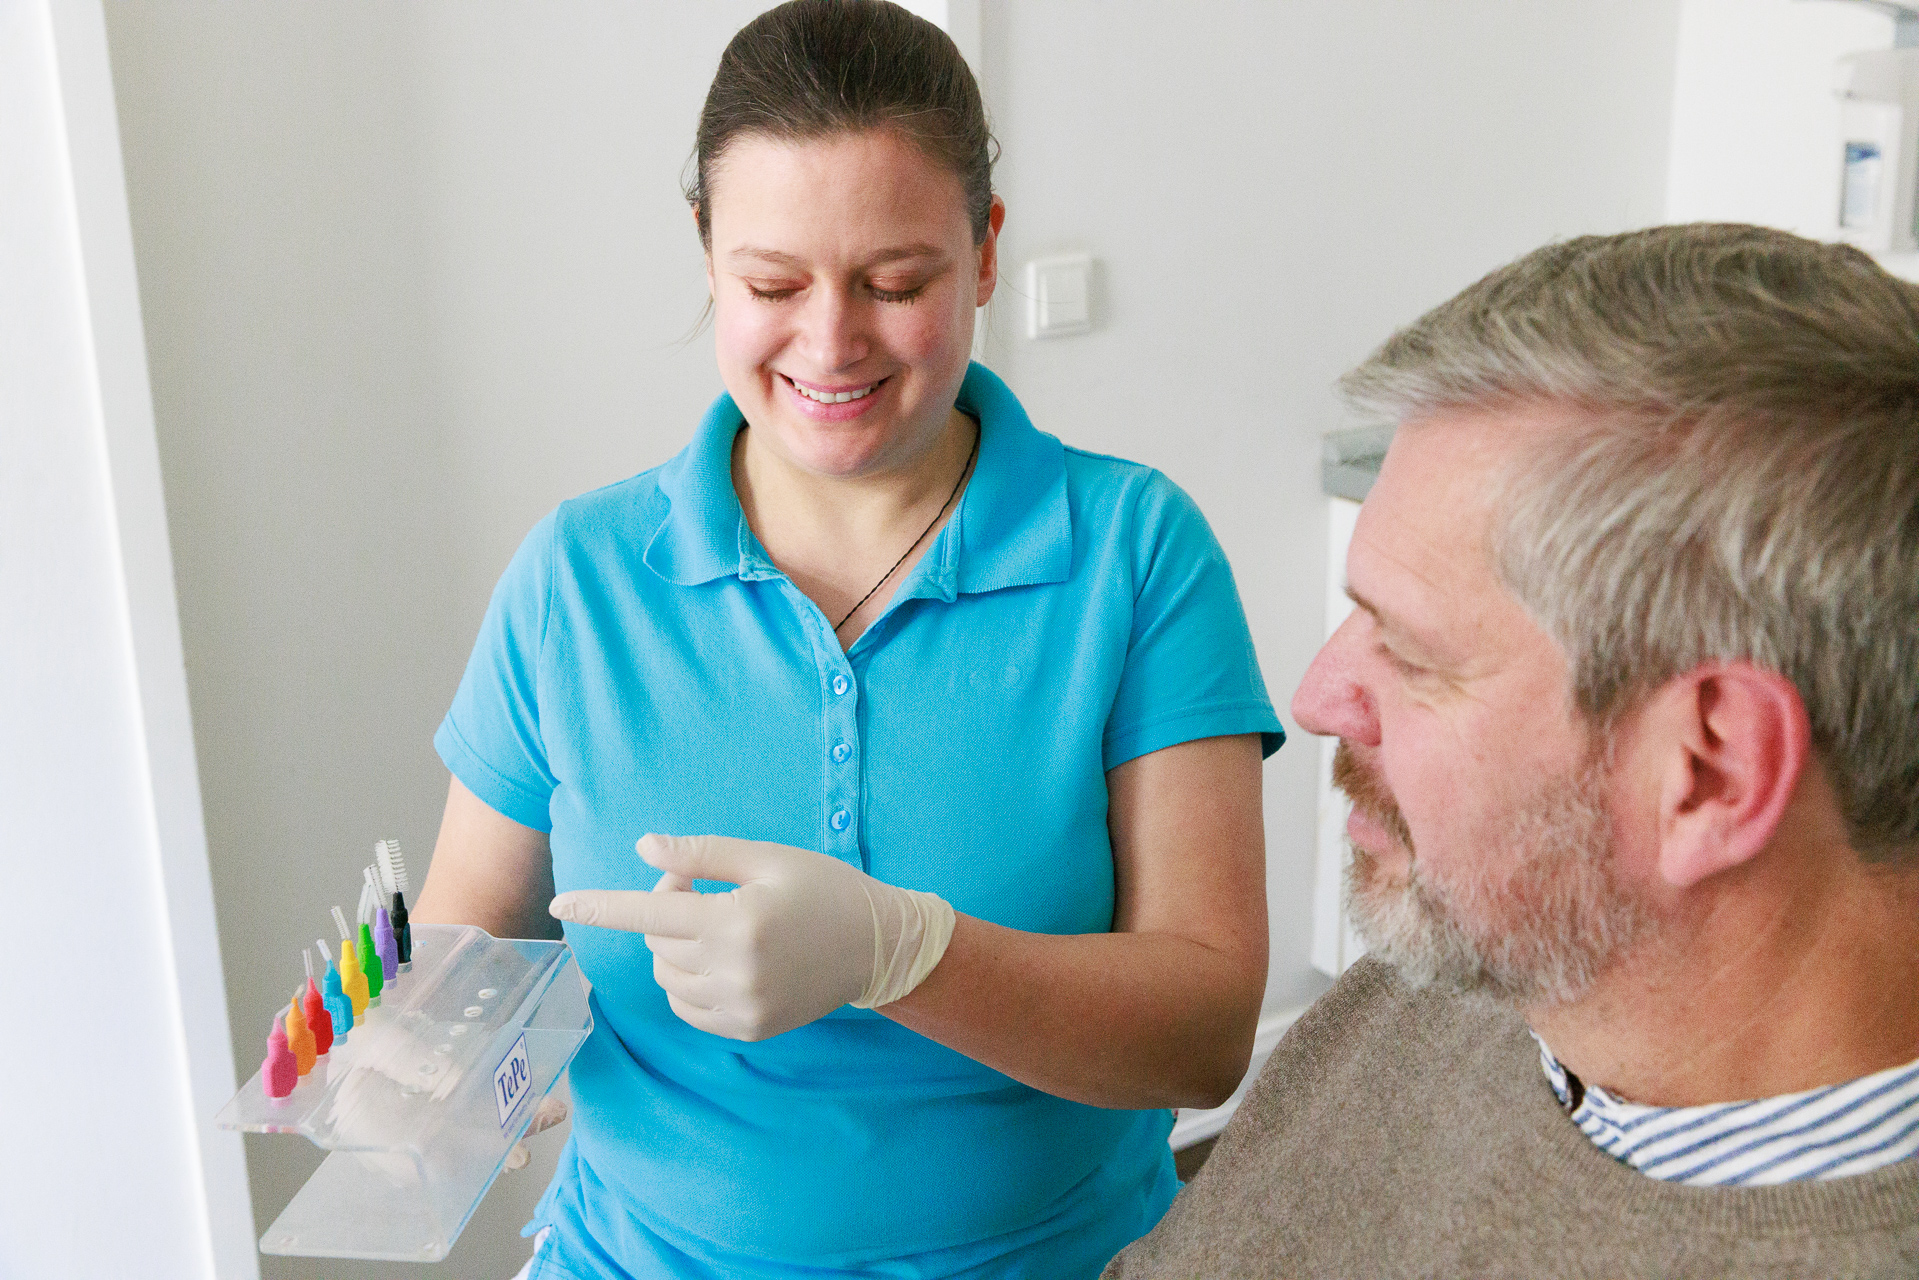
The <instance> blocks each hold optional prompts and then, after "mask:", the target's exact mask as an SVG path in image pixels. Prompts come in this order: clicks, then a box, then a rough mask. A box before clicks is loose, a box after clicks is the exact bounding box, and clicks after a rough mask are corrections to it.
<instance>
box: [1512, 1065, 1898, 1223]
mask: <svg viewBox="0 0 1919 1280" xmlns="http://www.w3.org/2000/svg"><path fill="white" fill-rule="evenodd" d="M1533 1039H1534V1040H1535V1041H1538V1044H1539V1062H1540V1065H1541V1066H1542V1067H1543V1068H1544V1069H1545V1072H1546V1079H1547V1081H1548V1082H1549V1083H1550V1084H1551V1085H1552V1089H1553V1093H1555V1094H1556V1095H1558V1098H1559V1103H1560V1105H1561V1106H1563V1107H1565V1108H1566V1110H1567V1111H1568V1112H1569V1113H1570V1114H1571V1115H1572V1119H1573V1123H1574V1124H1576V1125H1578V1126H1579V1128H1580V1131H1581V1132H1582V1133H1584V1134H1585V1135H1586V1136H1587V1137H1588V1138H1591V1139H1592V1140H1593V1142H1594V1143H1595V1144H1597V1146H1598V1147H1599V1149H1600V1150H1601V1151H1604V1152H1605V1153H1606V1154H1607V1155H1609V1156H1611V1157H1613V1159H1615V1160H1618V1161H1620V1162H1621V1163H1622V1164H1628V1165H1631V1166H1632V1167H1633V1168H1635V1169H1637V1170H1639V1172H1641V1173H1643V1174H1645V1175H1646V1176H1647V1177H1649V1178H1657V1179H1659V1180H1660V1181H1662V1182H1678V1183H1683V1184H1685V1185H1687V1186H1693V1187H1762V1186H1772V1185H1775V1184H1777V1183H1782V1182H1807V1181H1819V1180H1823V1179H1826V1178H1843V1177H1847V1176H1849V1175H1852V1174H1857V1173H1870V1172H1871V1171H1872V1170H1874V1169H1878V1168H1882V1167H1884V1166H1886V1165H1889V1164H1896V1163H1898V1162H1899V1161H1901V1160H1909V1159H1911V1158H1912V1157H1913V1156H1914V1155H1919V1062H1909V1063H1907V1064H1906V1065H1905V1066H1903V1067H1891V1068H1888V1069H1887V1070H1885V1071H1879V1072H1875V1073H1873V1074H1872V1075H1869V1076H1863V1077H1861V1078H1860V1079H1858V1080H1852V1081H1848V1082H1847V1083H1845V1084H1835V1085H1828V1086H1826V1087H1824V1088H1821V1089H1808V1090H1807V1091H1805V1092H1804V1093H1789V1094H1786V1095H1784V1096H1783V1097H1778V1098H1761V1099H1758V1100H1756V1101H1752V1102H1726V1103H1715V1104H1713V1105H1710V1106H1704V1107H1650V1106H1645V1105H1643V1104H1641V1103H1637V1102H1627V1101H1625V1100H1624V1099H1622V1098H1617V1097H1614V1096H1613V1095H1612V1094H1610V1093H1608V1092H1606V1090H1604V1089H1602V1088H1600V1087H1599V1086H1597V1085H1585V1086H1583V1087H1582V1086H1581V1085H1580V1083H1579V1081H1578V1079H1577V1078H1576V1077H1574V1076H1573V1075H1572V1074H1571V1073H1570V1072H1568V1071H1567V1070H1566V1069H1565V1068H1564V1067H1563V1066H1561V1065H1560V1064H1559V1060H1558V1059H1557V1058H1555V1057H1553V1055H1552V1051H1551V1050H1550V1049H1548V1048H1547V1047H1546V1042H1545V1041H1544V1040H1540V1039H1539V1037H1538V1036H1537V1035H1534V1036H1533Z"/></svg>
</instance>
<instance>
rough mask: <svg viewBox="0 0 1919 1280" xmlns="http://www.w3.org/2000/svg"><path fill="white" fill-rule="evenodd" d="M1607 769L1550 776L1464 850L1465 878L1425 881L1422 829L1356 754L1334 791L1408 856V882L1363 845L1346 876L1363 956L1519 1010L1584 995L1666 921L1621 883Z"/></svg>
mask: <svg viewBox="0 0 1919 1280" xmlns="http://www.w3.org/2000/svg"><path fill="white" fill-rule="evenodd" d="M1607 781H1608V770H1607V768H1606V766H1605V763H1604V761H1603V760H1602V759H1601V758H1599V756H1598V754H1597V753H1590V754H1589V755H1588V756H1587V758H1586V759H1585V760H1584V761H1583V762H1582V763H1581V764H1580V765H1579V767H1577V768H1576V769H1574V770H1573V771H1572V772H1571V773H1569V774H1567V775H1564V776H1562V777H1557V778H1550V779H1547V780H1546V781H1545V782H1544V783H1543V784H1542V785H1540V786H1539V787H1538V788H1537V789H1536V790H1535V791H1534V792H1533V793H1532V794H1531V795H1530V796H1526V797H1524V798H1523V800H1522V801H1521V802H1520V803H1518V804H1515V805H1512V806H1510V807H1509V808H1508V811H1507V814H1506V815H1505V825H1504V828H1503V829H1502V830H1495V831H1492V832H1489V833H1488V837H1489V843H1488V845H1487V846H1485V847H1480V848H1473V849H1468V850H1462V851H1461V853H1462V855H1463V856H1462V857H1461V859H1460V862H1461V870H1459V871H1458V872H1448V878H1447V879H1446V880H1445V881H1440V880H1436V879H1430V878H1422V877H1421V876H1420V864H1419V862H1418V860H1417V859H1415V858H1412V856H1411V854H1412V849H1413V841H1412V831H1411V829H1410V828H1409V827H1408V826H1407V825H1406V819H1405V817H1404V815H1403V814H1401V813H1400V811H1399V806H1398V805H1397V804H1395V803H1394V801H1393V798H1392V794H1391V793H1390V792H1389V791H1387V789H1386V786H1385V783H1384V782H1383V781H1382V780H1381V779H1380V778H1378V777H1377V776H1376V775H1375V774H1374V773H1373V772H1372V771H1371V770H1369V769H1368V768H1367V766H1366V765H1365V763H1364V762H1362V761H1361V759H1360V758H1359V755H1358V753H1356V752H1354V751H1353V750H1352V749H1351V748H1350V747H1348V746H1347V745H1346V743H1344V742H1341V743H1340V744H1339V749H1338V751H1337V752H1335V754H1334V756H1333V784H1334V785H1335V786H1337V787H1338V788H1339V789H1340V790H1341V791H1344V792H1345V793H1346V795H1347V796H1348V797H1349V798H1350V799H1351V800H1352V801H1353V805H1354V807H1355V808H1357V809H1359V810H1360V811H1361V812H1362V813H1365V814H1367V815H1368V816H1370V817H1372V818H1374V819H1376V820H1377V821H1378V822H1379V823H1380V825H1382V826H1383V827H1385V828H1386V830H1387V831H1388V832H1389V833H1390V834H1391V835H1392V836H1393V838H1394V840H1395V841H1396V842H1398V843H1399V844H1400V845H1401V847H1402V848H1403V849H1404V850H1405V852H1406V854H1407V855H1408V862H1407V870H1406V875H1405V878H1404V880H1403V881H1399V882H1397V883H1395V882H1393V881H1391V880H1389V879H1388V878H1387V875H1386V873H1385V871H1384V869H1383V868H1382V867H1381V865H1380V860H1379V858H1378V857H1377V856H1376V855H1375V854H1373V853H1371V852H1369V851H1367V850H1365V849H1361V848H1359V847H1357V846H1355V847H1354V849H1353V860H1352V864H1351V866H1349V867H1348V868H1347V872H1346V910H1347V913H1348V915H1349V916H1350V917H1351V919H1352V922H1353V927H1354V929H1355V930H1357V932H1358V933H1359V935H1360V937H1361V938H1363V939H1365V941H1366V945H1367V946H1368V947H1369V948H1370V949H1371V950H1372V952H1373V953H1374V954H1376V955H1378V956H1379V957H1380V958H1381V959H1383V960H1385V961H1387V962H1388V963H1390V964H1392V965H1393V966H1394V967H1395V968H1397V969H1398V970H1399V972H1400V974H1401V975H1402V976H1403V977H1404V978H1405V979H1406V980H1407V981H1408V982H1409V983H1411V984H1412V985H1414V986H1416V987H1424V986H1429V985H1434V984H1437V985H1440V986H1444V987H1447V988H1450V989H1452V990H1456V991H1460V992H1473V993H1478V994H1482V995H1487V996H1491V997H1492V998H1494V999H1496V1000H1501V1001H1505V1002H1508V1003H1512V1004H1518V1005H1528V1004H1553V1003H1562V1002H1566V1001H1571V1000H1576V999H1578V998H1579V997H1580V996H1581V995H1583V994H1584V993H1585V992H1586V991H1587V990H1588V989H1589V988H1590V987H1591V986H1592V984H1593V982H1594V981H1595V980H1596V979H1598V977H1599V976H1600V975H1601V974H1602V973H1604V972H1605V971H1606V969H1607V968H1608V967H1610V966H1611V965H1612V963H1613V962H1614V961H1615V960H1617V959H1618V958H1619V957H1620V956H1621V955H1622V954H1623V953H1624V952H1625V951H1626V950H1628V949H1629V948H1631V947H1632V946H1634V945H1635V944H1637V943H1639V942H1640V941H1642V940H1644V939H1646V938H1647V937H1649V936H1651V934H1652V933H1653V932H1654V931H1655V927H1656V919H1655V917H1654V915H1653V913H1652V911H1651V909H1650V908H1649V907H1648V906H1647V904H1646V903H1645V901H1644V900H1643V899H1642V898H1640V897H1639V896H1637V895H1635V894H1633V893H1632V892H1631V891H1630V890H1629V889H1628V888H1627V887H1626V886H1624V885H1622V884H1621V883H1620V881H1619V877H1618V870H1617V866H1616V864H1615V861H1614V856H1613V853H1614V833H1613V824H1612V818H1611V815H1610V814H1609V813H1608V812H1607V810H1606V805H1605V794H1606V790H1607Z"/></svg>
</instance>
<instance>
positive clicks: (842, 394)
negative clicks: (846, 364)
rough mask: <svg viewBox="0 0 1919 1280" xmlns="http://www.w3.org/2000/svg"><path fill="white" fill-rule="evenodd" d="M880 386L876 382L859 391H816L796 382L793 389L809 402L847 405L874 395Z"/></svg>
mask: <svg viewBox="0 0 1919 1280" xmlns="http://www.w3.org/2000/svg"><path fill="white" fill-rule="evenodd" d="M878 385H879V383H877V382H876V383H874V384H873V386H871V387H861V388H860V389H859V390H858V391H815V390H813V389H812V388H811V387H804V386H801V385H800V384H799V383H797V382H795V383H794V384H793V389H794V390H795V391H797V392H799V393H800V394H801V395H803V396H805V397H806V398H807V399H808V400H817V401H818V402H819V403H821V404H845V403H846V402H847V401H849V400H859V399H862V398H863V397H866V396H870V395H872V394H873V387H877V386H878Z"/></svg>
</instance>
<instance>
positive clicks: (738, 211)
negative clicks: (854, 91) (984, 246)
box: [707, 129, 972, 261]
mask: <svg viewBox="0 0 1919 1280" xmlns="http://www.w3.org/2000/svg"><path fill="white" fill-rule="evenodd" d="M708 200H709V203H710V204H711V206H712V207H711V208H709V209H708V210H707V217H708V219H709V223H710V225H711V226H712V228H713V235H714V246H713V247H714V250H715V252H724V253H729V254H730V253H733V252H737V251H750V252H752V253H753V254H755V255H756V256H759V257H761V258H764V259H766V260H767V261H774V260H775V258H774V255H780V254H784V255H787V256H789V257H792V258H805V257H808V256H810V255H809V253H808V252H807V250H806V249H805V248H803V247H802V245H804V244H805V243H809V242H810V243H815V244H817V243H820V242H829V243H830V242H839V243H846V242H851V243H852V244H857V245H860V246H862V247H863V249H864V251H866V252H873V251H884V252H886V253H889V254H892V255H895V256H910V255H912V254H914V253H918V252H922V251H924V250H926V249H929V248H930V249H933V250H934V251H935V252H938V253H948V252H951V251H952V248H953V245H954V244H955V243H956V242H957V240H958V239H960V238H963V239H965V240H966V241H967V242H968V243H970V242H971V238H972V237H971V227H970V224H969V223H968V221H967V217H966V202H965V194H964V191H963V190H962V188H961V185H960V180H959V177H958V176H957V175H956V174H954V173H952V172H951V171H950V170H948V169H947V168H945V167H944V166H942V165H940V164H938V163H937V162H935V161H933V160H932V159H930V158H928V157H927V156H926V154H925V153H924V152H922V151H921V150H920V149H919V148H918V147H917V146H915V145H914V144H913V143H912V142H911V141H909V140H908V139H906V138H904V137H902V136H901V135H900V134H899V133H898V132H896V131H894V130H891V129H862V130H857V131H847V132H841V133H831V134H826V135H823V136H820V137H815V138H801V139H785V138H776V137H772V136H770V135H767V134H748V135H744V136H742V137H740V138H738V139H736V140H734V142H733V143H732V144H731V145H729V146H728V147H727V149H726V151H725V152H723V153H722V154H721V156H720V159H719V162H718V163H717V164H716V165H715V166H714V169H713V172H712V174H711V177H710V179H709V183H708Z"/></svg>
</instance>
